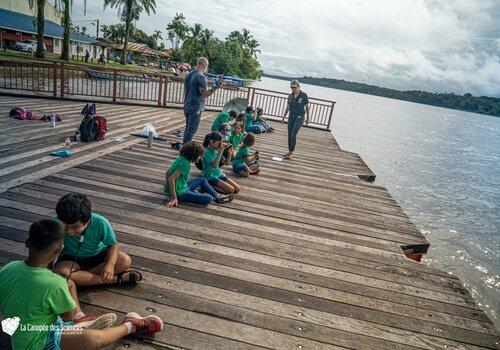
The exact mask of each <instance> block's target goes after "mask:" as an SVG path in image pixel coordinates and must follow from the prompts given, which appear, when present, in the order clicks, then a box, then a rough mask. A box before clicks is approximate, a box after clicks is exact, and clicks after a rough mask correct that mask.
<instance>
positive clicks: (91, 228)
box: [54, 194, 142, 286]
mask: <svg viewBox="0 0 500 350" xmlns="http://www.w3.org/2000/svg"><path fill="white" fill-rule="evenodd" d="M56 214H57V218H58V219H59V220H61V221H62V222H63V223H64V225H65V226H66V236H65V238H64V249H63V251H62V253H61V255H60V256H59V257H58V258H57V260H56V264H55V267H54V272H56V273H59V274H61V275H63V276H65V277H69V278H71V279H72V280H73V281H74V282H75V284H76V285H77V286H94V285H100V284H110V283H118V284H122V283H126V282H130V283H135V282H138V281H140V280H141V279H142V275H141V274H140V273H139V272H137V271H128V269H129V267H130V265H131V264H132V259H131V258H130V256H129V255H127V254H125V253H124V252H122V251H120V250H119V249H118V244H117V241H116V236H115V232H114V231H113V228H112V227H111V224H110V223H109V221H108V220H107V219H106V218H105V217H103V216H101V215H99V214H96V213H93V212H92V208H91V203H90V200H89V199H88V198H87V196H85V195H83V194H67V195H65V196H63V197H62V198H61V199H60V200H59V202H58V203H57V206H56Z"/></svg>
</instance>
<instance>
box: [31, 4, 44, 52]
mask: <svg viewBox="0 0 500 350" xmlns="http://www.w3.org/2000/svg"><path fill="white" fill-rule="evenodd" d="M28 4H29V6H30V9H31V10H33V8H34V7H35V5H36V14H37V16H36V33H37V34H36V53H35V57H36V58H45V48H44V46H43V37H44V34H45V0H28Z"/></svg>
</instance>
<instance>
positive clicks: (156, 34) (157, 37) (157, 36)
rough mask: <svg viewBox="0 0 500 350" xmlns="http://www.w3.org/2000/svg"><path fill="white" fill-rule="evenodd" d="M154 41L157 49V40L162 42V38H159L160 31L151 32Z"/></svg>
mask: <svg viewBox="0 0 500 350" xmlns="http://www.w3.org/2000/svg"><path fill="white" fill-rule="evenodd" d="M151 36H152V37H153V39H154V41H155V48H158V40H159V39H161V40H163V38H162V36H161V30H155V31H154V32H153V35H151Z"/></svg>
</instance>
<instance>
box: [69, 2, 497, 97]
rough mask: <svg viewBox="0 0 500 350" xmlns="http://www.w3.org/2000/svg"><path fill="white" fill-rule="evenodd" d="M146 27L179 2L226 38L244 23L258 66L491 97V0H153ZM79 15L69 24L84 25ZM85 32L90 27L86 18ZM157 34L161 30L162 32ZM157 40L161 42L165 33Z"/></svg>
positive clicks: (155, 25)
mask: <svg viewBox="0 0 500 350" xmlns="http://www.w3.org/2000/svg"><path fill="white" fill-rule="evenodd" d="M82 3H83V1H75V2H73V11H72V19H73V20H74V21H77V20H80V21H81V20H91V19H100V20H101V24H113V23H116V22H118V21H119V18H118V15H117V10H116V9H106V10H103V5H102V4H103V2H102V1H101V0H92V1H87V14H86V15H85V16H84V14H83V5H82ZM156 4H157V9H156V13H155V14H151V16H147V15H146V14H142V15H141V18H140V20H139V21H138V22H137V23H136V25H137V27H139V28H140V29H142V30H143V31H145V32H146V33H152V32H153V30H155V29H158V30H161V31H162V32H163V33H165V32H166V29H165V27H166V25H167V24H168V23H169V22H170V21H171V19H172V18H173V16H175V14H176V13H180V12H182V13H183V14H184V16H185V17H186V21H187V23H188V24H189V25H193V24H194V23H201V24H202V25H203V26H204V27H207V28H209V29H211V30H213V31H214V34H215V36H217V37H219V38H225V37H226V36H227V34H229V32H231V31H233V30H240V29H242V28H247V29H249V30H250V32H251V33H252V35H253V36H254V37H255V38H256V39H257V40H258V41H259V43H260V49H261V50H262V54H261V55H259V56H258V59H259V61H260V62H261V66H262V69H263V71H264V72H266V73H270V74H279V75H285V76H293V77H300V76H315V77H326V78H335V79H345V80H349V81H356V82H363V83H368V84H374V85H379V86H384V87H389V88H395V89H402V90H413V89H418V90H426V91H431V92H454V93H457V94H464V93H467V92H470V93H472V94H474V95H487V96H495V97H500V0H449V1H444V0H442V1H424V0H395V1H383V0H378V1H370V0H364V1H358V0H351V1H349V0H343V1H340V0H338V1H336V0H330V1H328V0H308V1H303V0H302V1H295V0H247V1H240V0H204V1H198V0H196V1H179V0H156ZM84 23H85V22H79V23H78V24H80V25H84ZM88 28H89V32H91V31H92V29H94V28H95V27H93V26H91V25H90V24H89V25H88ZM164 37H166V35H164ZM164 41H165V45H166V47H170V46H171V43H170V42H167V41H166V40H164Z"/></svg>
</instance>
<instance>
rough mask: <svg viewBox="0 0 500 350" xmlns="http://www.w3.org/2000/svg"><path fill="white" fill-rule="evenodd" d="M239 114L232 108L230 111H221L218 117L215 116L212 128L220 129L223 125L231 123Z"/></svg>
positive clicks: (213, 129)
mask: <svg viewBox="0 0 500 350" xmlns="http://www.w3.org/2000/svg"><path fill="white" fill-rule="evenodd" d="M237 116H238V113H237V112H236V111H235V110H231V111H229V113H227V112H221V113H219V115H217V117H215V119H214V121H213V122H212V127H211V129H210V130H212V131H220V128H221V126H222V125H229V124H230V123H232V122H233V121H234V120H235V119H236V117H237Z"/></svg>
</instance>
